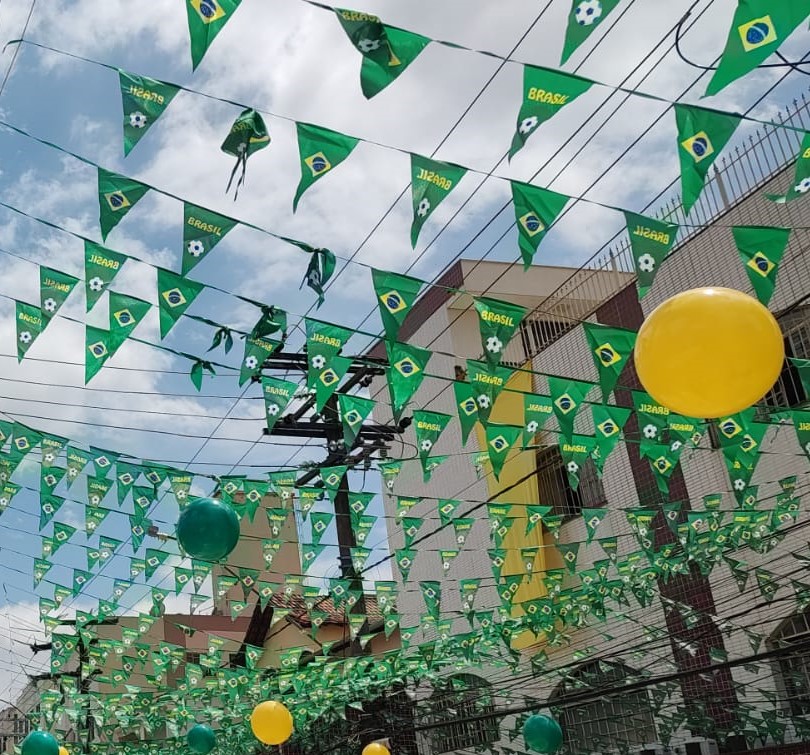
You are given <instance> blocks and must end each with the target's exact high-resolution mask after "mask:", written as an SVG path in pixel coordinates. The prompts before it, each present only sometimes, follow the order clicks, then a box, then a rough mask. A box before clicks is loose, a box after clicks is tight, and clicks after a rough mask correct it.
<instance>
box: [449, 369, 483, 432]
mask: <svg viewBox="0 0 810 755" xmlns="http://www.w3.org/2000/svg"><path fill="white" fill-rule="evenodd" d="M453 394H454V395H455V400H456V409H457V410H458V421H459V423H460V424H461V445H462V446H466V445H467V439H468V438H469V437H470V432H471V431H472V429H473V427H475V423H476V422H478V403H477V402H476V400H475V397H474V396H473V387H472V385H470V383H468V382H466V381H464V380H455V381H453Z"/></svg>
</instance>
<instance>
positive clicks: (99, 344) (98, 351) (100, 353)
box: [87, 341, 108, 359]
mask: <svg viewBox="0 0 810 755" xmlns="http://www.w3.org/2000/svg"><path fill="white" fill-rule="evenodd" d="M87 350H88V351H89V352H90V353H91V354H92V355H93V356H94V357H95V358H96V359H101V358H103V357H106V356H107V353H108V352H107V345H106V344H105V343H104V342H103V341H96V342H95V343H91V344H90V345H89V346H88V347H87Z"/></svg>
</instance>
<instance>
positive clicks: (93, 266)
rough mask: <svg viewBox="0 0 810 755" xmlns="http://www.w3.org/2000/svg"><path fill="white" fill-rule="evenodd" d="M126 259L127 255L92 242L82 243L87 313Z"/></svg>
mask: <svg viewBox="0 0 810 755" xmlns="http://www.w3.org/2000/svg"><path fill="white" fill-rule="evenodd" d="M127 259H128V258H127V255H125V254H121V253H119V252H114V251H113V250H112V249H107V248H106V247H103V246H101V245H100V244H96V243H95V242H93V241H85V242H84V286H85V293H86V295H87V311H88V312H89V311H90V310H91V309H92V308H93V305H94V304H95V303H96V302H97V301H98V300H99V298H100V297H101V295H102V294H103V293H104V291H106V289H107V286H109V285H110V283H112V281H113V278H115V276H116V274H117V273H118V271H119V270H120V269H121V267H122V266H123V264H124V263H125V262H126V261H127Z"/></svg>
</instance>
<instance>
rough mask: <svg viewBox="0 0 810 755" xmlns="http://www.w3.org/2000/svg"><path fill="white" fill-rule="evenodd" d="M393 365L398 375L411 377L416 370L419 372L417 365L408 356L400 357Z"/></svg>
mask: <svg viewBox="0 0 810 755" xmlns="http://www.w3.org/2000/svg"><path fill="white" fill-rule="evenodd" d="M394 367H395V368H396V370H397V372H399V374H400V375H403V376H405V377H411V376H412V375H415V374H416V373H417V372H420V371H421V370H420V369H419V365H418V364H416V362H414V361H413V359H411V358H410V357H405V358H404V359H400V360H399V361H398V362H397V363H396V364H395V365H394Z"/></svg>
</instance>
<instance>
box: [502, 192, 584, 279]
mask: <svg viewBox="0 0 810 755" xmlns="http://www.w3.org/2000/svg"><path fill="white" fill-rule="evenodd" d="M510 183H511V186H512V202H513V204H514V205H515V220H516V222H517V229H518V246H519V247H520V256H521V257H522V258H523V269H524V270H528V269H529V267H530V266H531V264H532V262H533V260H534V255H535V253H536V252H537V247H539V246H540V242H541V241H542V240H543V239H544V238H545V236H546V233H547V232H548V229H549V227H550V226H551V225H552V224H553V223H554V221H555V220H557V217H558V216H559V214H560V213H561V212H562V211H563V209H565V205H566V204H568V200H569V199H570V198H571V197H567V196H565V194H557V193H556V192H554V191H550V190H549V189H541V188H540V187H539V186H532V185H531V184H524V183H520V181H511V182H510Z"/></svg>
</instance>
